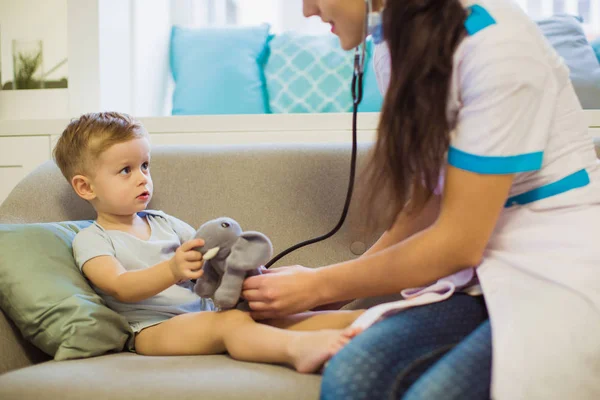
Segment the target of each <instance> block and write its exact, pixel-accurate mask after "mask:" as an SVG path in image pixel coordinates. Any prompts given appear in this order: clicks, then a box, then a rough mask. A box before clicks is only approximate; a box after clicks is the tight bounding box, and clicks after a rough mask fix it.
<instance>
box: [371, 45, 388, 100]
mask: <svg viewBox="0 0 600 400" xmlns="http://www.w3.org/2000/svg"><path fill="white" fill-rule="evenodd" d="M391 67H392V65H391V61H390V50H389V48H388V45H387V42H385V41H384V42H381V43H378V44H376V45H375V52H374V54H373V69H374V70H375V79H376V80H377V87H378V88H379V92H380V93H381V95H382V96H385V93H386V92H387V88H388V86H389V84H390V70H391Z"/></svg>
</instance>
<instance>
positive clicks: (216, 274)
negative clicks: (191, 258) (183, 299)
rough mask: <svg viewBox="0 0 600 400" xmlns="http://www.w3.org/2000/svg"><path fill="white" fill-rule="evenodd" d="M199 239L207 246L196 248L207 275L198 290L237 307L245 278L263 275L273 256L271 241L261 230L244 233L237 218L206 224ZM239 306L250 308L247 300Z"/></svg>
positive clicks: (225, 305) (226, 305)
mask: <svg viewBox="0 0 600 400" xmlns="http://www.w3.org/2000/svg"><path fill="white" fill-rule="evenodd" d="M195 238H200V239H203V240H204V246H202V247H197V248H196V249H195V250H198V251H199V252H200V253H202V257H203V259H204V265H203V266H202V269H203V270H204V274H203V275H202V276H201V277H200V278H198V280H197V281H196V285H195V286H194V291H195V292H196V293H197V294H198V295H199V296H201V297H211V298H212V299H213V300H214V302H215V305H216V306H217V307H218V308H219V309H221V310H228V309H231V308H234V307H236V305H238V303H239V300H240V294H241V291H242V283H243V282H244V279H246V277H248V276H252V275H258V274H260V267H261V266H262V265H265V264H266V263H267V262H268V261H269V259H270V258H271V256H272V254H273V245H272V244H271V241H270V240H269V238H268V237H267V236H265V235H264V234H262V233H260V232H254V231H248V232H243V231H242V228H241V227H240V225H239V224H238V223H237V222H236V221H234V220H233V219H231V218H226V217H221V218H217V219H213V220H211V221H208V222H206V223H204V224H203V225H202V226H201V227H200V228H199V229H198V231H196V235H195ZM238 308H242V309H246V310H247V309H248V307H247V303H240V305H239V306H238Z"/></svg>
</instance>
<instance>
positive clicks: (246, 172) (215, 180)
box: [0, 144, 600, 400]
mask: <svg viewBox="0 0 600 400" xmlns="http://www.w3.org/2000/svg"><path fill="white" fill-rule="evenodd" d="M599 145H600V144H599ZM348 147H349V146H346V145H322V144H319V145H316V144H315V145H275V146H264V145H263V146H258V145H257V146H231V147H200V146H185V147H183V146H181V147H178V146H171V147H156V148H155V149H154V153H153V161H152V164H153V165H152V175H153V179H154V182H155V189H156V190H155V197H154V199H153V201H152V203H151V207H152V208H154V209H162V210H164V211H166V212H169V213H171V214H173V215H175V216H177V217H180V218H181V219H183V220H185V221H188V222H189V223H190V224H192V225H195V226H197V225H199V224H201V223H202V222H203V221H205V220H207V219H210V218H213V217H217V216H221V215H227V216H230V217H232V218H235V219H237V220H238V221H239V222H240V223H241V225H242V226H243V227H246V228H247V229H255V230H259V231H262V232H264V233H266V234H267V235H268V236H269V237H270V238H271V239H272V241H273V244H274V246H275V250H276V251H281V250H283V249H284V248H287V247H288V246H290V245H292V244H295V243H297V242H299V241H301V240H304V239H307V238H312V237H314V236H316V235H320V234H323V233H325V232H328V231H329V230H330V229H331V228H332V227H333V226H334V225H335V224H336V222H337V220H338V218H339V215H340V212H341V210H342V205H343V202H344V198H345V193H346V185H347V179H348V167H349V160H350V152H349V148H348ZM366 150H367V149H366V148H365V147H364V146H361V148H360V150H359V160H360V159H363V158H364V153H365V151H366ZM598 153H599V155H600V147H599V148H598ZM358 211H359V210H357V209H356V208H352V209H351V212H350V215H349V217H348V220H347V222H346V224H345V225H344V226H343V228H342V229H341V231H340V232H338V233H337V234H336V235H335V236H334V237H333V238H330V239H328V240H327V241H325V242H322V243H319V244H315V245H313V246H309V247H306V248H303V249H300V250H298V251H297V252H295V253H292V254H291V255H289V256H287V257H286V258H284V259H283V260H281V261H280V262H279V263H278V265H284V264H285V265H290V264H295V263H299V264H303V265H307V266H313V267H316V266H320V265H325V264H329V263H333V262H338V261H342V260H345V259H349V258H352V257H356V256H357V255H358V254H360V250H361V249H364V248H367V247H368V246H370V245H371V244H372V243H373V242H374V240H375V239H376V235H375V236H371V237H366V236H365V234H364V229H363V228H362V227H361V226H360V224H359V223H358V218H357V215H358V213H357V212H358ZM92 217H93V213H92V209H91V208H90V207H89V205H87V204H86V203H85V202H83V201H81V200H80V199H78V198H77V197H76V196H75V195H74V194H73V192H72V191H71V188H70V187H69V186H68V184H67V183H66V182H65V180H64V179H63V177H62V176H61V175H60V173H59V171H58V169H57V168H56V166H55V165H54V164H53V163H51V162H48V163H46V164H44V165H42V166H41V167H40V168H38V169H37V170H36V171H34V172H33V173H31V174H30V175H29V176H28V177H26V178H25V179H24V180H23V181H22V182H21V183H20V184H19V185H18V186H17V187H16V188H15V189H14V191H13V192H12V193H11V194H10V196H9V197H8V199H7V200H6V201H5V202H4V203H3V204H2V206H1V207H0V224H2V223H23V222H50V221H65V220H81V219H90V218H92ZM353 251H354V253H353ZM355 253H356V254H355ZM391 299H392V298H374V299H363V300H359V301H357V302H355V303H354V304H353V305H351V307H366V306H369V305H372V304H376V303H379V302H381V301H383V300H391ZM0 374H2V375H0V399H2V400H12V399H36V400H45V399H65V400H68V399H77V400H79V399H87V400H92V399H127V400H137V399H140V400H141V399H163V398H164V399H171V398H177V399H179V400H184V399H193V400H196V399H219V400H227V399H257V400H259V399H260V400H265V399H274V400H275V399H276V400H285V399H316V398H318V394H319V385H320V377H319V376H318V375H303V374H298V373H296V372H294V371H292V370H290V369H289V368H285V367H280V366H272V365H264V364H252V363H243V362H238V361H234V360H232V359H231V358H229V357H227V356H224V355H223V356H196V357H144V356H138V355H135V354H132V353H125V352H124V353H119V354H110V355H104V356H98V357H93V358H89V359H80V360H73V361H60V362H56V361H51V360H49V358H48V356H46V355H44V354H43V353H42V352H40V351H39V350H37V349H36V348H34V347H33V346H32V345H30V344H28V343H26V342H24V340H23V339H22V337H21V335H20V333H19V331H18V330H17V329H16V328H15V326H14V325H13V324H12V323H11V322H10V321H9V320H7V319H6V317H5V315H4V313H1V312H0Z"/></svg>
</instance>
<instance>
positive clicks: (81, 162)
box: [53, 112, 148, 182]
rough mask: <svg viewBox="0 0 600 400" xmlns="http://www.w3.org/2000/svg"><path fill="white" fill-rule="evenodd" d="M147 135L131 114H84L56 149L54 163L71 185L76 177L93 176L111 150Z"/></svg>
mask: <svg viewBox="0 0 600 400" xmlns="http://www.w3.org/2000/svg"><path fill="white" fill-rule="evenodd" d="M147 136H148V133H147V132H146V130H145V129H144V127H143V126H142V124H141V123H139V122H138V121H137V120H135V119H134V118H132V117H131V116H129V115H127V114H123V113H118V112H99V113H89V114H84V115H82V116H81V117H79V118H77V119H74V120H72V121H71V122H70V123H69V125H67V127H66V128H65V130H64V131H63V133H62V135H61V136H60V138H59V139H58V142H57V143H56V147H55V148H54V152H53V156H54V161H55V162H56V164H57V165H58V168H60V170H61V172H62V174H63V175H64V176H65V178H67V181H69V182H71V179H73V177H74V176H75V175H80V174H81V175H92V174H93V164H94V162H95V161H96V160H97V159H98V157H99V156H100V154H102V152H104V151H106V150H107V149H108V148H109V147H111V146H113V145H115V144H118V143H123V142H127V141H129V140H131V139H137V138H142V137H147Z"/></svg>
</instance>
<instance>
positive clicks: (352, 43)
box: [339, 36, 362, 51]
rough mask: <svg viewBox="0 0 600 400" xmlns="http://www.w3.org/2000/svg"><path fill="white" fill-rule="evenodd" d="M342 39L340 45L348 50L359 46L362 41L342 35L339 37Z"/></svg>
mask: <svg viewBox="0 0 600 400" xmlns="http://www.w3.org/2000/svg"><path fill="white" fill-rule="evenodd" d="M339 39H340V46H341V47H342V49H344V50H346V51H348V50H352V49H354V48H356V47H358V46H359V45H360V44H361V43H362V42H361V41H360V40H358V41H357V40H356V39H351V38H344V37H342V36H340V37H339Z"/></svg>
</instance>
